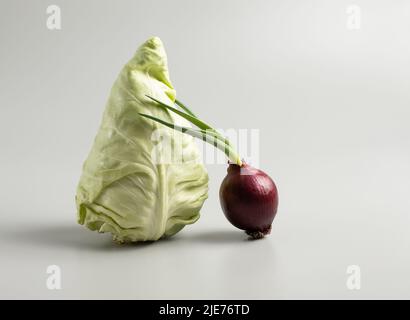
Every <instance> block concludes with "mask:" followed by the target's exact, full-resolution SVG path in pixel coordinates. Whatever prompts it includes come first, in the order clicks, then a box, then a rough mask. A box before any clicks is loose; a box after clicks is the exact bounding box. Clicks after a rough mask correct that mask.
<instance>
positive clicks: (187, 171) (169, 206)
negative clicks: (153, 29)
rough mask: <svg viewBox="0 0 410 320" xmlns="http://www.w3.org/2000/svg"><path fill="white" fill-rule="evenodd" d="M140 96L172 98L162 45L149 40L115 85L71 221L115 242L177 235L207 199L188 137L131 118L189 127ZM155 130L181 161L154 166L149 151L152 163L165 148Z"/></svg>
mask: <svg viewBox="0 0 410 320" xmlns="http://www.w3.org/2000/svg"><path fill="white" fill-rule="evenodd" d="M146 95H150V96H152V97H154V98H156V99H158V100H161V101H164V102H165V103H168V104H173V103H174V101H175V96H176V93H175V90H174V88H173V86H172V84H171V82H170V80H169V74H168V65H167V57H166V53H165V50H164V47H163V45H162V42H161V40H160V39H159V38H156V37H154V38H151V39H149V40H148V41H147V42H145V43H144V44H143V45H142V46H141V47H140V48H139V49H138V50H137V52H136V53H135V55H134V57H133V58H132V59H131V60H130V61H129V62H128V63H127V64H126V65H125V66H124V68H123V69H122V71H121V72H120V74H119V76H118V78H117V80H116V81H115V83H114V85H113V87H112V89H111V94H110V97H109V99H108V102H107V105H106V108H105V112H104V115H103V119H102V123H101V125H100V128H99V131H98V133H97V136H96V138H95V140H94V144H93V146H92V149H91V152H90V154H89V155H88V158H87V159H86V161H85V163H84V165H83V173H82V176H81V178H80V182H79V185H78V188H77V195H76V203H77V218H78V222H79V223H80V224H84V225H85V226H86V227H88V228H89V229H91V230H97V231H99V232H110V233H112V234H113V238H114V240H116V241H119V242H133V241H148V240H158V239H160V238H161V237H164V236H171V235H173V234H175V233H177V232H178V231H180V230H181V229H182V228H183V227H184V226H185V225H187V224H191V223H194V222H195V221H196V220H198V218H199V211H200V209H201V207H202V205H203V202H204V201H205V200H206V198H207V196H208V194H207V192H208V175H207V172H206V170H205V168H204V166H203V164H202V163H201V161H200V157H199V152H198V149H197V146H196V144H195V142H194V141H193V138H192V137H189V136H187V135H185V134H183V133H179V132H175V131H174V130H172V129H169V128H166V127H164V126H161V125H159V124H157V123H155V122H154V121H150V120H147V119H145V118H143V117H141V116H139V114H138V113H145V114H151V115H153V116H156V117H160V118H162V119H166V120H167V121H170V122H172V123H175V124H178V125H184V126H187V125H189V124H188V123H187V121H186V120H185V119H183V118H181V117H180V116H178V115H175V114H171V113H169V112H168V111H166V110H164V109H163V108H160V107H159V106H158V105H157V104H156V103H155V102H153V101H152V100H151V99H149V98H147V97H146ZM158 130H160V131H158ZM157 132H160V135H161V139H163V140H162V141H164V139H166V140H167V141H170V142H174V141H175V142H176V141H177V140H178V143H176V144H175V145H178V146H179V148H180V149H181V150H180V151H181V152H182V159H178V160H179V161H176V162H175V161H171V162H169V161H168V163H167V161H163V162H165V163H158V162H157V161H155V158H153V157H152V151H153V148H156V149H155V151H156V153H155V154H156V155H157V158H156V159H157V160H158V158H161V157H165V159H168V158H166V157H168V156H169V154H168V153H169V149H167V148H165V149H163V150H161V148H158V141H155V134H156V133H157ZM173 151H175V150H174V149H173Z"/></svg>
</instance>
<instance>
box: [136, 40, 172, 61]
mask: <svg viewBox="0 0 410 320" xmlns="http://www.w3.org/2000/svg"><path fill="white" fill-rule="evenodd" d="M134 58H136V59H137V60H138V61H140V60H146V61H147V60H148V61H151V62H152V61H156V62H159V61H163V62H166V61H167V54H166V53H165V48H164V44H163V43H162V41H161V39H160V38H159V37H151V38H149V39H148V40H147V41H145V42H144V43H143V44H142V45H141V46H139V47H138V49H137V51H136V52H135V57H134Z"/></svg>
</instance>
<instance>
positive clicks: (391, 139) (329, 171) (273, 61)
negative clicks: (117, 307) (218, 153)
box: [0, 0, 410, 299]
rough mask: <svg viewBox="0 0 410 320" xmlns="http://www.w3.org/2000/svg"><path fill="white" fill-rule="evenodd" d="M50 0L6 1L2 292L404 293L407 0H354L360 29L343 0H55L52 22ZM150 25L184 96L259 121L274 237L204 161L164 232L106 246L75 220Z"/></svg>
mask: <svg viewBox="0 0 410 320" xmlns="http://www.w3.org/2000/svg"><path fill="white" fill-rule="evenodd" d="M49 4H51V3H50V2H48V1H22V0H19V1H11V0H6V1H4V0H3V1H1V3H0V43H1V50H0V178H1V180H0V218H1V221H0V259H1V260H0V268H1V270H0V288H1V290H0V298H51V299H60V298H137V299H155V298H161V299H162V298H169V299H179V298H194V299H197V298H206V299H208V298H215V299H219V298H224V299H228V298H229V299H239V298H243V299H254V298H258V299H272V298H275V299H276V298H279V299H287V298H296V299H299V298H313V299H316V298H327V299H335V298H342V299H362V298H366V299H367V298H376V299H378V298H407V299H408V298H410V274H409V272H410V271H409V270H410V254H409V252H410V250H409V249H410V234H409V227H410V216H409V213H410V212H409V209H410V198H409V190H410V145H409V140H410V126H409V119H410V110H409V107H410V92H409V88H408V85H409V77H410V64H409V57H410V37H409V30H410V3H409V2H408V1H404V0H403V1H399V0H396V1H387V0H384V1H360V0H357V1H354V3H353V4H357V5H359V6H360V8H361V13H362V24H361V28H360V29H359V30H349V29H348V28H347V27H346V23H347V19H348V14H347V13H346V10H347V8H348V6H349V5H351V4H352V2H351V1H324V0H323V1H285V0H283V1H267V0H265V1H262V0H257V1H243V0H242V1H237V0H235V1H234V0H229V1H226V0H225V1H216V0H212V1H188V0H183V1H182V0H177V1H158V0H157V1H131V0H129V1H96V0H95V1H90V0H87V1H78V0H75V1H53V4H57V5H59V6H60V7H61V11H62V29H61V30H59V31H50V30H48V29H47V28H46V19H47V15H46V8H47V6H48V5H49ZM152 35H157V36H159V37H160V38H161V39H162V40H163V42H164V44H165V47H166V50H167V53H168V58H169V66H170V73H171V80H172V82H173V84H174V86H175V88H176V89H177V93H178V97H179V98H180V99H181V100H182V101H184V102H186V103H188V104H189V105H190V106H191V107H192V109H194V110H195V112H196V113H197V114H199V115H201V117H202V118H204V119H205V120H207V121H208V122H211V123H212V124H214V125H215V126H216V127H219V128H237V129H239V128H248V129H252V128H254V129H259V130H260V138H261V140H260V163H259V164H260V168H261V169H263V170H264V171H266V172H267V173H269V175H270V176H271V177H272V178H273V179H274V180H275V182H276V184H277V186H278V189H279V195H280V206H279V211H278V215H277V218H276V219H275V221H274V225H273V231H272V234H271V235H270V236H269V237H268V238H266V239H264V240H261V241H254V242H249V241H246V237H245V235H244V234H243V233H242V232H241V231H239V230H237V229H235V228H234V227H232V226H231V225H230V224H229V223H228V222H227V220H226V219H225V217H224V216H223V214H222V211H221V209H220V205H219V200H218V188H219V185H220V182H221V181H222V179H223V177H224V175H225V172H226V166H224V165H216V164H214V165H208V166H207V168H208V171H209V175H210V192H209V199H208V200H207V201H206V203H205V205H204V207H203V210H202V214H201V219H200V220H199V221H198V222H197V223H195V224H194V225H192V226H188V227H186V228H185V229H184V230H182V231H181V232H180V233H179V234H177V235H176V236H175V237H173V238H170V239H168V240H164V241H158V242H156V243H152V244H139V245H131V246H130V245H127V246H118V245H116V244H114V243H112V241H111V239H110V236H109V235H100V234H97V233H93V232H91V231H88V230H86V229H85V228H84V227H83V226H80V225H77V224H76V212H75V203H74V195H75V189H76V185H77V183H78V179H79V177H80V174H81V166H82V162H83V161H84V159H85V157H86V156H87V154H88V151H89V149H90V147H91V144H92V141H93V139H94V136H95V134H96V132H97V129H98V126H99V123H100V119H101V115H102V112H103V108H104V105H105V101H106V99H107V97H108V94H109V90H110V87H111V85H112V83H113V82H114V80H115V77H116V76H117V74H118V72H119V71H120V69H121V67H122V66H123V64H124V63H125V62H126V61H128V59H129V58H130V57H131V56H132V55H133V53H134V51H135V50H136V48H137V47H138V46H139V45H140V44H141V43H142V42H144V41H145V40H146V39H147V38H149V37H150V36H152ZM52 264H56V265H59V266H60V267H61V270H62V289H61V290H48V289H47V287H46V279H47V276H48V275H47V274H46V268H47V266H48V265H52ZM349 265H358V266H360V269H361V289H360V290H349V289H348V288H347V287H346V281H347V278H348V275H347V274H346V269H347V267H348V266H349Z"/></svg>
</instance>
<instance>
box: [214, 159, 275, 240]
mask: <svg viewBox="0 0 410 320" xmlns="http://www.w3.org/2000/svg"><path fill="white" fill-rule="evenodd" d="M219 199H220V202H221V206H222V210H223V212H224V214H225V216H226V218H227V219H228V220H229V222H230V223H232V224H233V225H234V226H235V227H237V228H239V229H242V230H245V232H246V233H247V234H248V235H249V236H250V238H252V239H260V238H263V237H264V236H265V235H267V234H269V233H270V231H271V227H272V222H273V219H274V218H275V215H276V212H277V209H278V191H277V189H276V185H275V183H274V182H273V180H272V179H271V178H270V177H269V176H268V175H267V174H266V173H265V172H263V171H262V170H259V169H256V168H253V167H252V166H250V165H248V164H246V163H243V165H242V166H241V167H240V166H238V165H236V164H229V167H228V174H227V175H226V177H225V179H224V180H223V181H222V184H221V188H220V189H219Z"/></svg>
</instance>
